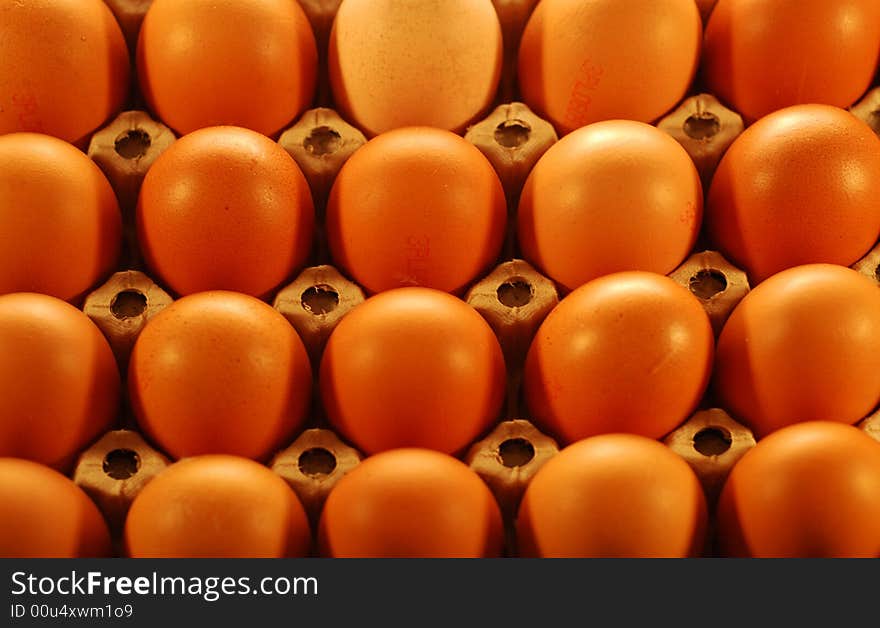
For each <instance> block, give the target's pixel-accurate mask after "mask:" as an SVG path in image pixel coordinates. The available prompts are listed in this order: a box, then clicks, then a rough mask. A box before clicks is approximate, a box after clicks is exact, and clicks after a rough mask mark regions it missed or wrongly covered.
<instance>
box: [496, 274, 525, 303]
mask: <svg viewBox="0 0 880 628" xmlns="http://www.w3.org/2000/svg"><path fill="white" fill-rule="evenodd" d="M497 294H498V300H499V301H500V302H501V304H502V305H505V306H507V307H522V306H524V305H528V304H529V302H531V300H532V285H531V284H530V283H529V282H527V281H526V280H525V279H519V278H516V279H510V280H508V281H505V282H504V283H503V284H501V285H500V286H498V290H497Z"/></svg>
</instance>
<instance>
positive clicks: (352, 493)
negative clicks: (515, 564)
mask: <svg viewBox="0 0 880 628" xmlns="http://www.w3.org/2000/svg"><path fill="white" fill-rule="evenodd" d="M319 535H320V542H321V548H322V553H323V554H325V555H327V556H332V557H341V558H483V557H497V556H500V554H501V549H502V544H503V532H502V525H501V514H500V511H499V509H498V504H497V502H496V501H495V498H494V497H493V496H492V493H491V492H490V491H489V489H488V487H487V486H486V485H485V484H484V483H483V481H482V480H481V479H480V477H479V476H478V475H477V474H476V473H474V472H473V471H471V470H470V469H469V468H468V467H467V466H465V465H464V464H463V463H462V462H460V461H458V460H456V459H455V458H452V457H450V456H446V455H444V454H441V453H438V452H435V451H429V450H424V449H395V450H393V451H386V452H383V453H381V454H376V455H375V456H371V457H370V458H367V459H366V460H364V461H363V462H361V464H360V465H358V466H357V467H355V468H354V469H353V470H351V471H349V472H348V474H346V475H345V476H343V478H342V479H341V480H340V481H339V483H338V484H337V485H336V486H335V487H334V488H333V491H332V492H331V493H330V496H329V497H328V498H327V502H326V504H325V505H324V512H323V514H322V516H321V523H320V531H319Z"/></svg>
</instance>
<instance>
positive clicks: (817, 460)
mask: <svg viewBox="0 0 880 628" xmlns="http://www.w3.org/2000/svg"><path fill="white" fill-rule="evenodd" d="M718 541H719V545H720V548H721V551H722V552H723V553H724V554H727V555H732V556H754V557H762V558H809V557H824V558H858V557H861V558H877V557H880V443H877V442H876V441H874V440H873V439H871V438H870V437H869V436H867V435H866V434H865V433H863V432H862V431H860V430H858V429H856V428H854V427H851V426H849V425H842V424H840V423H832V422H824V421H813V422H806V423H798V424H796V425H790V426H788V427H785V428H783V429H781V430H779V431H777V432H774V433H773V434H771V435H770V436H767V437H766V438H764V439H762V440H760V441H759V442H758V444H757V446H756V447H755V448H754V449H752V450H751V451H749V452H748V453H747V454H746V455H745V456H744V457H743V458H742V460H740V461H739V463H737V465H736V466H735V467H734V468H733V471H732V472H731V474H730V477H729V478H728V480H727V483H726V484H725V486H724V490H723V491H722V493H721V499H720V501H719V503H718Z"/></svg>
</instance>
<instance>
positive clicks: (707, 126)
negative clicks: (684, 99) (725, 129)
mask: <svg viewBox="0 0 880 628" xmlns="http://www.w3.org/2000/svg"><path fill="white" fill-rule="evenodd" d="M682 129H684V132H685V134H686V135H687V136H688V137H689V138H691V139H692V140H708V139H711V138H713V137H715V136H716V135H718V132H719V131H720V130H721V120H719V119H718V116H716V115H715V114H714V113H709V112H708V111H703V112H701V113H694V114H691V115H690V116H689V117H688V119H687V120H685V121H684V125H682Z"/></svg>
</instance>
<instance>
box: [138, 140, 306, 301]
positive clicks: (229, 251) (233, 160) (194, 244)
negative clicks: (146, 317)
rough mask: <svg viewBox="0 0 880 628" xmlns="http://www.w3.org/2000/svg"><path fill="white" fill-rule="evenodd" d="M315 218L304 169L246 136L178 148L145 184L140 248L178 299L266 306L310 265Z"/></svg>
mask: <svg viewBox="0 0 880 628" xmlns="http://www.w3.org/2000/svg"><path fill="white" fill-rule="evenodd" d="M313 225H314V208H313V206H312V197H311V193H310V192H309V186H308V183H307V182H306V179H305V177H304V176H303V174H302V172H301V171H300V169H299V166H297V165H296V162H295V161H293V159H292V158H291V157H290V155H288V154H287V152H286V151H285V150H284V149H283V148H281V147H280V146H279V145H278V144H276V143H275V142H273V141H272V140H270V139H269V138H267V137H265V136H263V135H260V134H259V133H256V132H254V131H250V130H248V129H243V128H239V127H212V128H208V129H201V130H199V131H195V132H193V133H190V134H189V135H187V136H185V137H182V138H180V139H179V140H177V141H176V142H175V143H174V144H173V145H172V146H171V147H169V148H168V149H167V150H166V151H165V152H164V153H162V155H160V156H159V158H158V159H157V160H156V162H155V163H154V164H153V166H152V167H151V168H150V170H149V171H148V172H147V176H146V177H145V178H144V183H143V187H142V188H141V194H140V198H139V200H138V209H137V227H138V240H139V242H140V245H141V250H142V251H143V254H144V258H145V260H146V262H147V264H148V265H149V267H150V268H151V269H152V270H153V271H154V272H155V274H156V275H157V277H158V278H160V279H161V280H162V281H163V282H165V284H167V285H168V286H169V287H170V288H171V289H172V290H174V291H175V292H177V293H178V294H183V295H186V294H191V293H193V292H201V291H204V290H234V291H237V292H244V293H246V294H250V295H253V296H265V295H267V294H269V293H270V292H271V291H272V290H273V289H275V288H277V287H278V286H279V285H280V284H281V283H282V282H283V281H284V280H285V279H288V278H289V277H290V275H292V274H293V272H294V271H295V270H297V269H298V268H299V267H300V266H301V265H302V264H303V262H304V261H305V259H306V256H307V255H308V252H309V247H310V244H311V238H312V230H313Z"/></svg>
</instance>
